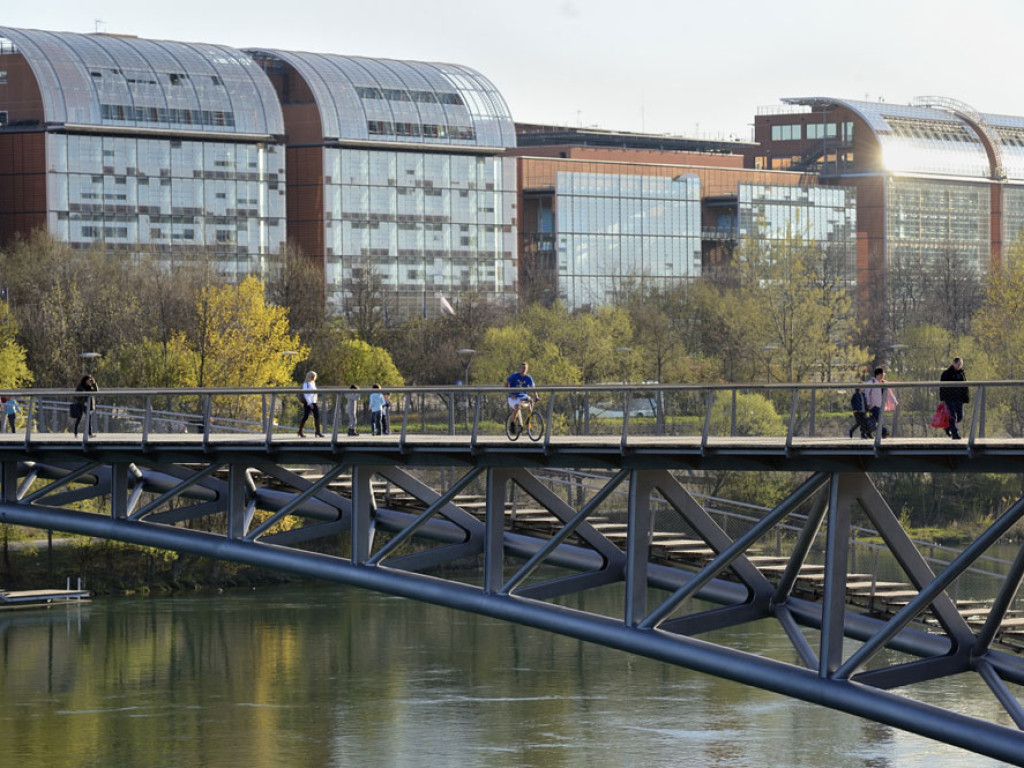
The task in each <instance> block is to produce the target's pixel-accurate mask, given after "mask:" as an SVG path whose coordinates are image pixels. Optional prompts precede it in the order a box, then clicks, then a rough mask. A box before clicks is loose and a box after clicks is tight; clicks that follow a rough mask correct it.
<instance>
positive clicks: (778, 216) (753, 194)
mask: <svg viewBox="0 0 1024 768" xmlns="http://www.w3.org/2000/svg"><path fill="white" fill-rule="evenodd" d="M738 199H739V205H738V210H737V217H738V220H739V235H740V237H757V238H759V239H762V240H767V241H769V242H770V241H772V240H780V239H783V238H787V237H789V236H791V235H794V234H795V235H799V236H801V237H802V238H803V239H804V240H810V241H814V242H816V243H818V244H819V245H821V247H822V249H823V250H824V251H825V253H826V254H827V256H828V258H829V259H830V260H831V261H832V262H833V263H834V264H835V266H836V268H837V269H838V270H839V271H840V273H841V274H842V275H844V276H845V279H846V281H847V282H849V283H850V284H851V285H852V284H853V283H854V282H855V281H856V278H857V193H856V190H854V189H851V188H848V187H785V186H769V185H765V184H740V185H739V195H738Z"/></svg>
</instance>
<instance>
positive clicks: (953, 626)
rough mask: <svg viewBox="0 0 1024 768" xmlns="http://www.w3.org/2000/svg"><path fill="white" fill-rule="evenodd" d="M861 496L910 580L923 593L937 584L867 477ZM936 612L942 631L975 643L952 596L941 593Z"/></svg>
mask: <svg viewBox="0 0 1024 768" xmlns="http://www.w3.org/2000/svg"><path fill="white" fill-rule="evenodd" d="M857 496H858V499H859V501H860V505H861V508H862V509H863V510H864V512H865V514H866V515H867V516H868V519H869V520H870V521H871V522H872V523H873V524H874V526H875V530H877V531H878V532H879V533H880V534H881V536H882V539H883V540H884V541H885V543H886V546H888V547H889V551H890V552H892V554H893V557H895V558H896V561H897V562H898V563H899V564H900V566H901V567H902V568H903V571H904V572H905V573H906V574H907V576H908V577H909V578H910V580H911V582H912V583H913V584H914V587H915V588H916V589H917V590H918V591H920V590H922V589H924V588H925V587H926V586H928V585H929V584H931V583H932V582H933V581H934V580H935V573H934V572H933V571H932V569H931V568H930V567H929V566H928V563H927V562H925V559H924V558H923V557H922V556H921V553H920V552H918V550H917V547H915V546H914V542H912V541H911V540H910V537H909V536H908V535H907V532H906V530H905V529H904V528H903V526H902V525H901V524H900V521H899V520H897V519H896V515H894V514H893V511H892V509H891V508H890V507H889V505H888V504H887V503H886V501H885V499H884V498H882V494H880V493H879V492H878V489H877V488H876V487H875V484H874V483H872V482H871V479H870V478H869V477H867V475H861V476H860V477H859V478H858V482H857ZM930 607H931V608H932V610H933V611H934V612H935V615H936V617H937V618H938V620H939V623H940V624H941V625H942V628H943V629H944V630H946V634H948V635H949V636H950V637H951V638H952V639H953V640H954V641H955V642H956V643H957V644H958V645H959V646H960V647H964V646H967V645H970V644H971V643H973V642H974V634H973V633H972V632H971V629H970V627H968V626H967V622H966V621H964V618H963V616H961V615H960V614H959V613H958V612H957V610H956V606H955V605H954V604H953V601H952V600H951V599H950V597H949V595H947V594H945V593H944V592H943V593H940V594H939V595H937V596H936V598H935V601H934V602H933V603H932V604H931V606H930Z"/></svg>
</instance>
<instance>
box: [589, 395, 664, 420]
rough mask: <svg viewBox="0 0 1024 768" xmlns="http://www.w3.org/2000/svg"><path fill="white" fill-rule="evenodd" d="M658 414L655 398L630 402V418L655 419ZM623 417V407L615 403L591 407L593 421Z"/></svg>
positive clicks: (636, 398)
mask: <svg viewBox="0 0 1024 768" xmlns="http://www.w3.org/2000/svg"><path fill="white" fill-rule="evenodd" d="M656 413H657V409H656V408H655V404H654V398H650V397H634V398H633V399H632V400H630V401H629V418H631V419H637V418H644V417H648V418H654V415H655V414H656ZM622 416H623V412H622V406H621V405H618V404H613V403H598V404H597V405H592V406H590V418H592V419H621V418H622Z"/></svg>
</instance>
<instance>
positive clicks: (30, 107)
mask: <svg viewBox="0 0 1024 768" xmlns="http://www.w3.org/2000/svg"><path fill="white" fill-rule="evenodd" d="M283 133H284V121H283V117H282V114H281V108H280V105H279V104H278V101H277V98H276V96H275V94H274V91H273V88H272V87H271V86H270V83H269V82H268V81H267V79H266V78H265V77H264V76H263V75H262V73H261V72H260V71H259V68H258V67H257V66H256V65H255V63H254V62H253V61H252V60H251V59H250V58H249V57H248V56H247V55H246V54H244V53H242V52H241V51H239V50H236V49H234V48H229V47H226V46H218V45H206V44H195V43H179V42H170V41H157V40H143V39H139V38H134V37H116V36H111V35H81V34H73V33H65V32H46V31H38V30H21V29H10V28H0V179H3V182H2V184H0V245H3V244H5V243H9V242H11V240H12V239H13V238H14V237H15V236H17V235H18V234H28V233H29V232H31V231H32V230H34V229H46V230H48V231H49V232H51V233H52V234H53V235H55V236H56V237H58V238H60V239H63V240H66V241H68V242H69V243H71V244H72V245H73V246H76V247H88V246H89V245H92V244H93V243H97V242H104V243H106V244H107V245H108V246H112V247H114V248H121V249H124V250H126V251H128V252H130V253H132V254H148V255H157V256H160V257H162V258H169V259H173V258H176V257H177V256H178V255H179V254H181V252H182V251H184V250H187V249H189V248H193V249H194V248H205V249H209V250H211V251H213V252H215V253H216V254H217V260H218V265H219V268H220V269H221V270H222V271H223V272H224V273H226V274H231V275H244V274H247V273H253V272H256V273H259V272H260V271H262V269H263V268H264V267H265V264H264V259H265V257H266V256H267V255H269V254H270V253H273V252H275V251H276V250H277V249H278V248H279V247H280V245H281V243H283V242H284V238H285V222H284V189H283V185H281V184H279V182H282V181H283V178H284V157H283V152H281V151H279V147H278V137H280V136H281V135H282V134H283Z"/></svg>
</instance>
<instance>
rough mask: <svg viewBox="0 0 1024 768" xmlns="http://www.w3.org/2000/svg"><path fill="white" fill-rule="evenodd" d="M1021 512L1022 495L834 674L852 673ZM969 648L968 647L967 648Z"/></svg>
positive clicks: (928, 603) (1007, 527) (1023, 510)
mask: <svg viewBox="0 0 1024 768" xmlns="http://www.w3.org/2000/svg"><path fill="white" fill-rule="evenodd" d="M1022 514H1024V498H1021V499H1018V500H1017V501H1016V502H1015V503H1014V504H1013V506H1012V507H1010V509H1009V510H1007V511H1006V512H1005V513H1003V515H1002V516H1001V517H1000V518H999V519H998V520H996V521H995V522H994V523H992V525H990V526H989V527H988V528H987V529H986V530H985V531H984V532H983V533H982V534H981V535H980V536H979V537H978V538H977V539H975V540H974V542H972V543H971V544H970V545H968V547H967V548H966V549H964V551H963V552H961V553H960V554H959V555H958V556H957V557H955V558H953V561H952V562H951V563H950V564H949V565H947V566H946V568H945V569H944V570H943V571H942V573H940V574H939V575H938V576H937V577H936V578H935V579H934V580H933V581H932V582H931V584H929V585H927V586H926V587H924V588H923V589H922V590H921V591H920V593H919V594H918V596H917V597H915V598H914V599H912V600H911V601H910V602H909V603H907V604H906V605H905V606H904V607H903V608H901V609H900V610H899V611H897V613H896V615H895V616H893V617H892V619H890V620H889V622H888V623H887V625H886V626H885V628H884V629H883V630H881V631H880V632H878V633H877V634H876V635H875V636H874V637H872V638H871V639H870V640H868V641H867V642H866V643H864V645H862V646H861V647H860V648H859V649H858V650H857V651H856V652H855V653H854V654H853V655H851V656H850V658H849V659H847V660H846V663H845V664H843V665H842V667H840V668H839V669H838V670H836V673H835V676H836V677H837V678H843V677H850V676H852V675H853V674H854V673H855V672H856V671H857V670H858V669H859V668H860V667H861V666H863V665H864V664H866V663H867V662H868V661H869V660H870V659H871V657H872V656H874V654H876V653H877V652H878V651H879V650H881V649H882V648H883V647H884V646H885V645H886V643H887V642H888V641H889V640H891V639H892V638H893V637H894V636H895V635H896V633H897V632H899V631H900V630H901V629H903V628H904V627H906V626H907V625H908V624H909V623H910V622H911V621H913V619H914V617H915V616H916V615H917V614H918V613H920V612H921V610H923V609H924V608H925V607H927V606H928V605H930V604H931V603H932V601H934V600H935V598H936V597H938V595H940V594H941V593H942V592H943V590H945V589H946V587H948V586H949V585H950V584H952V583H953V581H954V580H956V579H957V578H958V577H959V576H960V575H961V574H962V573H963V572H964V571H965V570H967V568H968V567H970V565H971V563H973V562H974V561H975V560H976V559H977V558H978V556H980V555H981V554H982V553H984V552H985V550H986V549H988V548H989V547H990V546H992V545H993V544H994V543H995V542H996V541H998V540H999V538H1000V537H1001V536H1002V535H1003V534H1004V533H1006V532H1007V531H1008V530H1009V529H1010V528H1011V527H1012V526H1013V525H1014V524H1015V523H1016V522H1017V521H1018V520H1019V519H1020V517H1021V515H1022ZM968 650H969V649H968Z"/></svg>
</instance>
